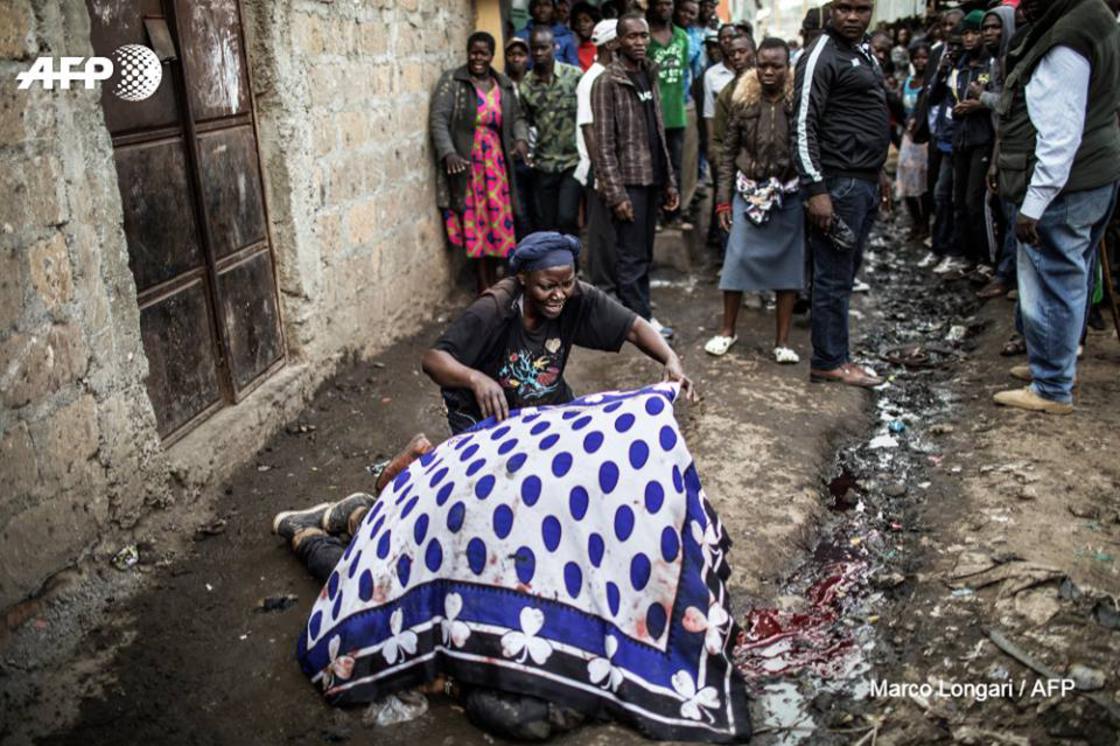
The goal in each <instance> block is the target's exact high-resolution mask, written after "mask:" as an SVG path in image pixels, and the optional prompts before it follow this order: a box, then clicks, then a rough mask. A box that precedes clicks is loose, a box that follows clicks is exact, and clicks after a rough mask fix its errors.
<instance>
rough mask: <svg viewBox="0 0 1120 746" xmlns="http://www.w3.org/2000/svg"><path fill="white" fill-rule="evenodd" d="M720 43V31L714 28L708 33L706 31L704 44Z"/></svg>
mask: <svg viewBox="0 0 1120 746" xmlns="http://www.w3.org/2000/svg"><path fill="white" fill-rule="evenodd" d="M718 42H719V32H718V31H716V30H715V29H714V28H710V29H707V30H706V31H704V43H705V44H715V43H718Z"/></svg>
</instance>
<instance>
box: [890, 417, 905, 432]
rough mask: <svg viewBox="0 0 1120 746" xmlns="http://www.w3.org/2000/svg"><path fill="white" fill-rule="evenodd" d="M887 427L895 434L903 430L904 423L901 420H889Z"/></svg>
mask: <svg viewBox="0 0 1120 746" xmlns="http://www.w3.org/2000/svg"><path fill="white" fill-rule="evenodd" d="M887 429H888V430H890V431H891V432H892V433H896V434H897V433H901V432H905V430H906V423H905V422H903V421H902V420H891V422H890V424H889V425H887Z"/></svg>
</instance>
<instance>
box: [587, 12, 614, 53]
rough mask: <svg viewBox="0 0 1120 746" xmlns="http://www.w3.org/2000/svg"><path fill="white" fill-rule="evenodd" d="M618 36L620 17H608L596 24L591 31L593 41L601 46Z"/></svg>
mask: <svg viewBox="0 0 1120 746" xmlns="http://www.w3.org/2000/svg"><path fill="white" fill-rule="evenodd" d="M616 38H618V19H616V18H608V19H606V20H604V21H599V22H598V23H596V24H595V28H594V29H593V30H592V31H591V43H592V44H594V45H595V46H597V47H601V46H603V45H604V44H606V43H607V42H609V41H614V40H615V39H616Z"/></svg>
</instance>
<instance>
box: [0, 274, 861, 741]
mask: <svg viewBox="0 0 1120 746" xmlns="http://www.w3.org/2000/svg"><path fill="white" fill-rule="evenodd" d="M654 299H655V301H656V302H657V303H658V304H659V307H658V309H657V314H658V316H659V318H661V319H662V320H663V321H665V322H666V323H670V324H672V325H673V326H674V327H675V328H676V329H677V333H678V336H677V339H676V340H675V342H674V345H675V347H676V349H677V350H678V351H679V352H680V353H681V354H682V356H683V358H684V363H685V367H686V370H687V371H688V373H689V374H690V375H691V376H692V378H693V379H694V381H695V382H696V384H697V386H698V388H699V391H700V393H701V395H702V397H703V400H702V402H701V403H699V404H697V405H694V406H692V407H688V406H686V405H684V404H680V405H678V416H679V417H680V419H681V421H682V426H683V429H684V432H685V434H686V438H687V441H688V444H689V447H690V448H691V450H692V452H693V455H694V457H695V459H696V461H697V463H698V467H699V472H700V474H701V478H702V480H703V481H704V484H705V488H706V490H707V492H708V494H709V496H710V497H711V499H712V500H713V502H714V503H715V505H716V506H717V507H718V509H719V510H720V513H721V516H722V519H723V521H724V524H725V526H726V528H727V529H728V531H729V532H730V535H731V538H732V540H733V541H734V550H733V553H732V562H733V567H734V569H735V573H734V575H733V577H732V579H731V588H732V593H733V596H732V600H733V602H734V604H735V606H734V608H735V610H736V612H740V611H741V610H742V609H743V608H744V605H745V604H747V603H752V604H753V603H754V602H759V603H768V602H769V600H770V599H772V597H773V595H774V594H775V592H776V583H777V581H778V579H779V578H780V576H781V575H782V574H783V573H784V572H785V571H787V570H788V569H789V567H790V566H791V565H792V564H793V563H794V562H795V561H796V560H797V559H798V558H799V557H800V556H801V555H803V554H804V552H805V548H806V547H807V546H809V544H810V543H811V541H812V539H811V537H812V533H813V531H814V527H815V525H816V523H817V521H818V520H819V518H820V515H821V513H822V511H823V510H824V509H823V507H822V504H821V501H820V498H819V486H820V478H821V475H822V474H823V473H824V472H825V471H827V470H828V469H829V468H830V466H829V465H830V463H831V459H832V454H833V453H834V451H835V448H836V446H837V444H838V443H840V442H842V441H843V440H844V439H846V438H849V437H851V436H853V435H854V434H855V433H858V432H861V431H862V430H863V429H865V427H866V415H865V411H866V409H867V405H868V403H869V401H870V397H871V395H870V394H868V393H867V392H862V391H856V390H851V389H844V388H840V387H831V386H819V385H818V386H811V385H810V384H809V383H808V365H807V362H803V363H802V364H800V365H798V366H790V367H779V366H777V365H776V364H774V363H772V362H771V361H770V358H769V350H770V348H771V346H772V338H773V323H774V321H773V318H774V317H773V313H772V312H766V311H750V310H744V312H743V315H742V317H741V321H740V327H741V331H740V342H739V344H738V345H737V346H735V347H734V348H732V351H731V352H730V353H729V354H728V355H727V356H726V357H725V358H722V359H718V360H717V359H714V358H711V357H709V356H707V355H705V354H704V353H703V351H702V346H703V343H704V342H705V341H706V340H707V338H708V337H709V336H710V335H711V334H712V333H713V332H714V330H715V328H716V323H717V320H718V313H719V309H720V300H719V295H718V291H717V290H716V289H715V287H714V281H713V277H712V276H711V275H710V274H709V275H704V276H697V277H692V278H685V277H682V276H680V275H677V274H672V275H671V276H669V277H667V278H665V279H664V281H663V282H662V283H659V287H657V288H655V290H654ZM462 300H463V301H464V302H465V300H466V299H465V298H464V299H462ZM450 312H452V311H451V309H448V311H446V312H445V313H443V314H442V316H443V317H444V322H445V321H446V315H447V313H450ZM440 328H441V323H440V322H439V321H438V320H436V319H433V322H432V324H431V325H430V326H429V327H428V329H427V330H426V331H425V333H423V334H421V335H419V336H418V337H416V338H412V339H407V340H404V341H402V342H400V343H398V344H396V345H395V346H393V347H392V348H391V349H389V350H387V351H386V352H385V353H384V354H382V355H380V356H378V357H377V358H376V359H374V360H370V361H368V362H364V363H361V364H358V365H355V366H354V367H353V368H351V369H350V370H348V371H346V372H344V373H343V374H341V375H339V376H338V377H337V378H336V379H335V380H333V381H331V382H330V383H328V384H327V385H325V386H324V387H323V388H322V389H321V390H320V391H319V393H318V394H317V396H316V397H315V399H314V401H313V402H312V403H311V405H310V406H309V407H308V408H307V409H306V411H304V412H303V413H302V414H301V416H300V417H299V418H298V419H297V420H296V421H295V422H292V423H290V425H289V426H288V428H287V431H286V432H284V433H282V434H280V435H279V436H278V437H276V438H274V439H273V440H272V442H270V443H269V444H268V445H267V446H266V447H265V448H264V449H263V450H262V451H261V452H260V453H259V454H258V455H257V458H256V459H255V461H254V462H253V463H251V464H248V465H246V466H245V467H244V468H243V469H241V470H240V471H239V472H238V473H237V474H235V475H234V477H233V478H232V479H231V480H229V482H228V484H226V485H224V486H223V487H222V489H221V490H220V493H221V494H219V495H218V496H217V498H216V501H215V510H214V512H213V514H211V515H206V516H199V517H198V519H197V521H196V522H195V523H194V524H193V525H183V526H181V528H180V536H181V538H182V539H183V542H181V544H176V543H175V542H173V541H170V540H169V539H167V538H166V537H163V538H161V537H145V536H143V535H139V536H138V537H137V538H138V539H140V554H141V557H140V564H139V565H138V566H137V567H135V568H133V569H131V570H129V571H127V574H128V575H129V577H130V578H131V577H132V576H134V575H135V576H136V577H138V578H139V582H138V583H136V584H135V585H136V586H138V587H139V590H138V592H136V593H135V595H132V596H131V597H127V596H122V597H120V598H113V597H109V598H108V599H105V600H104V602H103V603H100V604H99V607H100V608H98V609H96V610H95V611H96V612H97V616H96V617H93V618H94V619H95V620H96V621H94V622H93V623H92V625H91V626H93V629H92V631H91V632H90V634H88V635H87V636H85V638H84V639H83V641H82V643H81V645H80V648H79V651H78V653H77V654H76V656H72V655H70V654H68V653H67V654H64V655H61V654H54V655H52V652H53V651H52V649H51V648H52V642H51V641H52V639H55V635H56V633H57V630H55V629H52V626H53V625H55V624H61V623H62V622H58V621H56V620H57V619H59V618H62V617H59V616H58V615H55V616H52V615H51V613H50V610H49V609H47V610H44V611H43V613H42V614H41V615H39V616H34V617H32V618H30V619H28V620H27V622H26V623H25V624H24V625H23V626H21V627H20V628H19V629H18V630H17V631H16V635H15V638H14V647H15V648H19V649H21V650H22V651H23V652H24V653H25V654H24V655H22V656H12V657H11V658H9V665H7V666H5V671H4V677H3V680H2V681H0V690H2V696H3V700H0V701H2V702H3V703H4V709H5V710H6V711H7V713H8V715H7V716H6V717H5V718H4V719H3V724H2V725H0V737H2V740H4V741H5V742H9V741H10V742H12V743H24V742H27V741H28V740H30V738H31V737H35V736H43V735H47V734H50V737H49V738H47V739H46V740H45V741H44V742H46V743H82V744H96V743H113V744H118V743H139V742H152V743H282V742H298V743H314V742H319V741H321V740H325V741H328V742H330V741H341V740H347V739H353V740H355V741H367V740H373V739H376V740H377V741H378V742H379V743H412V742H416V741H417V739H420V740H421V741H422V742H425V743H433V742H437V743H438V742H443V743H484V742H492V741H491V740H490V739H489V737H487V736H483V734H481V733H480V732H478V731H476V730H474V729H473V728H472V727H471V726H470V725H469V724H468V723H467V722H466V720H465V719H464V718H463V717H462V716H461V714H460V713H459V712H456V711H455V708H453V706H451V705H449V704H447V703H439V702H436V703H434V704H433V707H432V710H431V711H430V712H429V713H428V714H426V715H424V716H423V717H421V718H420V719H418V720H416V721H414V722H412V723H409V724H406V725H402V726H398V727H394V728H390V729H385V730H379V731H377V732H376V733H374V732H369V731H368V729H367V728H365V727H364V726H363V725H361V722H360V714H361V713H360V712H359V711H349V712H344V711H337V710H334V709H332V708H330V707H327V706H326V705H325V704H324V703H323V701H322V699H321V697H320V695H319V693H318V692H317V691H316V690H315V689H314V688H313V687H312V686H311V685H310V684H309V683H308V682H307V681H306V680H305V678H304V677H303V675H302V674H301V673H300V671H299V669H298V667H297V665H296V663H295V656H294V651H295V639H296V635H297V634H298V632H299V630H300V629H301V628H302V625H303V624H304V622H305V620H306V616H307V613H308V610H309V609H310V606H311V603H312V600H313V599H314V597H315V595H316V594H317V592H318V587H317V586H316V584H315V583H314V582H313V581H312V580H311V578H310V577H309V576H308V575H307V573H306V572H305V571H304V570H303V568H302V567H301V565H300V564H299V563H298V562H297V561H296V560H295V558H294V557H293V556H292V555H291V554H290V552H289V551H288V549H287V547H286V546H285V545H284V543H283V542H282V541H280V540H279V539H277V538H276V537H275V536H273V535H271V534H270V533H269V525H270V520H271V517H272V515H273V514H274V513H275V512H277V511H279V510H282V509H286V508H291V507H293V506H301V505H308V504H313V503H315V502H319V501H322V500H328V499H337V498H341V497H343V496H345V495H346V494H349V493H350V492H352V491H355V490H368V489H370V485H371V479H370V477H369V476H368V474H367V472H366V466H367V465H368V464H371V463H373V462H375V461H376V460H378V459H379V458H381V457H383V456H385V455H388V454H391V453H392V452H393V451H394V450H395V449H396V448H398V447H399V446H400V445H401V444H403V443H404V442H405V441H407V439H408V438H409V437H411V436H412V434H414V433H415V432H417V431H424V432H426V433H427V434H428V435H429V436H431V437H433V439H436V438H438V439H442V438H443V437H445V436H446V434H447V431H446V424H445V420H444V418H443V415H442V412H441V402H440V399H439V395H438V391H437V390H436V388H435V386H433V385H432V384H431V383H430V381H429V380H428V379H427V378H426V377H424V376H423V375H422V374H421V373H420V372H419V362H418V361H419V358H420V355H421V353H422V351H423V350H424V349H425V346H426V345H428V344H430V342H431V341H432V340H433V339H434V338H435V336H436V335H437V333H438V331H439V329H440ZM793 341H794V343H795V346H796V347H797V348H798V349H799V350H800V351H801V352H802V355H803V356H804V358H805V360H806V361H807V359H808V354H807V350H808V334H807V329H806V328H804V327H803V326H798V327H796V328H795V330H794V337H793ZM568 376H569V380H570V382H571V383H572V385H573V388H574V389H575V390H576V391H577V392H590V391H595V390H601V389H606V388H626V387H636V386H639V385H642V384H644V383H648V382H650V381H653V380H657V379H658V377H659V376H660V370H659V369H658V367H657V366H656V365H654V364H653V363H651V362H649V361H648V360H646V359H645V358H644V357H642V356H641V355H640V353H637V352H636V351H635V350H632V349H631V350H627V351H626V352H625V353H624V354H623V355H622V356H621V357H619V356H613V355H609V354H600V353H590V352H587V351H578V352H577V353H576V354H575V355H574V358H573V361H572V363H571V365H570V366H569V373H568ZM200 527H201V528H202V530H201V531H198V529H199V528H200ZM196 531H198V533H196ZM101 571H102V572H104V573H107V574H108V576H110V580H111V579H112V577H111V576H112V575H113V574H114V573H117V571H116V570H107V569H104V568H102V570H101ZM288 593H290V594H295V595H297V596H298V599H299V600H298V602H297V603H296V605H295V606H294V607H292V608H290V609H288V610H285V611H278V612H272V613H262V612H259V611H258V610H257V609H256V607H257V606H258V604H259V602H260V600H261V599H262V598H264V597H268V596H277V595H283V594H288ZM9 649H13V648H9ZM27 651H33V653H34V655H26V653H27ZM36 658H38V659H39V660H41V659H43V658H45V659H47V664H46V665H42V664H41V663H39V664H37V663H36V662H35V659H36ZM571 738H574V739H575V740H576V741H580V742H586V741H587V740H588V739H590V738H594V739H596V740H603V741H606V740H611V741H618V740H619V738H623V739H624V740H626V739H630V738H632V739H633V740H634V741H635V742H636V741H638V740H640V739H638V738H637V737H636V736H632V734H630V733H629V732H628V731H625V730H624V729H619V728H615V727H600V728H596V729H594V730H593V731H588V730H585V731H582V732H581V733H579V734H576V735H573V736H572V737H571Z"/></svg>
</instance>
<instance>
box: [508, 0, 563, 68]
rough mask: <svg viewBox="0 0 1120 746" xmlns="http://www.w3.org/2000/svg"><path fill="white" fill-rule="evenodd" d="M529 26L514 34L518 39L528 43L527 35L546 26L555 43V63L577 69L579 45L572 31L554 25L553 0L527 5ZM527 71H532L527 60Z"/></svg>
mask: <svg viewBox="0 0 1120 746" xmlns="http://www.w3.org/2000/svg"><path fill="white" fill-rule="evenodd" d="M529 16H530V17H531V18H532V20H530V21H529V24H528V25H527V26H526V27H525V28H523V29H521V30H520V31H518V32H517V33H515V34H514V36H516V37H517V38H518V39H524V40H525V43H526V44H528V43H529V34H530V33H532V31H533V29H534V28H535V27H537V26H546V27H548V28H549V29H551V30H552V39H553V41H554V42H555V50H556V61H557V62H563V63H564V64H566V65H574V66H575V67H579V45H578V44H577V43H576V38H575V36H574V35H573V34H572V30H571V29H570V28H568V27H567V26H565V25H564V24H562V23H556V22H555V20H556V4H555V0H531V2H530V3H529ZM529 69H530V70H532V69H533V60H532V59H531V58H530V60H529Z"/></svg>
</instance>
